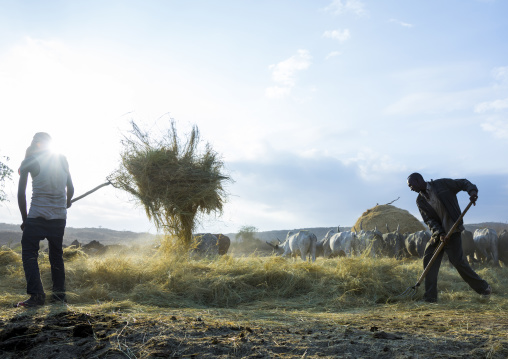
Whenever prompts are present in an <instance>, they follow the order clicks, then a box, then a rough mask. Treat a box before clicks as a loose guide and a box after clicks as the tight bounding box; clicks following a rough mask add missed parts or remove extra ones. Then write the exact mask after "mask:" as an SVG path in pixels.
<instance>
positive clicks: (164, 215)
mask: <svg viewBox="0 0 508 359" xmlns="http://www.w3.org/2000/svg"><path fill="white" fill-rule="evenodd" d="M132 128H133V129H132V131H131V135H132V136H130V137H127V136H126V137H125V139H124V140H123V141H122V144H123V146H124V151H123V153H122V154H121V158H122V162H121V166H120V168H119V169H118V170H117V171H115V172H114V173H113V174H111V175H110V176H109V177H108V179H109V180H110V181H112V182H113V183H115V187H118V188H121V189H123V190H125V191H127V192H129V193H130V194H131V195H133V196H134V197H135V198H136V199H137V200H138V201H139V202H140V203H141V204H142V205H143V206H144V208H145V211H146V214H147V216H148V218H149V219H150V220H152V221H153V223H154V224H155V226H156V227H157V229H163V230H164V231H165V232H167V233H169V234H172V235H173V236H174V237H176V238H177V239H179V240H181V241H183V243H182V244H184V246H185V247H186V248H189V246H190V244H191V240H192V233H193V230H194V228H195V224H196V215H197V214H198V213H199V212H200V213H203V214H210V213H212V212H216V213H219V214H220V213H222V209H223V204H224V202H225V199H226V193H225V191H224V187H223V184H224V183H225V182H226V181H230V180H231V178H230V177H228V176H226V175H224V174H223V173H222V171H223V163H222V161H221V160H220V158H219V156H218V154H217V153H216V152H215V151H214V150H213V149H212V147H211V146H210V145H209V144H206V147H205V150H204V152H202V153H201V152H199V151H198V145H199V142H200V141H199V130H198V128H197V127H196V126H194V127H193V128H192V131H191V133H190V135H189V138H188V141H187V142H186V143H185V144H182V143H181V141H180V140H179V138H178V136H177V131H176V128H175V123H174V121H171V126H170V128H169V130H168V132H167V134H166V135H165V136H163V137H162V139H160V140H155V139H154V138H153V137H152V136H151V135H150V134H149V133H146V132H143V131H142V130H141V129H140V128H139V127H138V126H137V125H136V124H135V123H134V122H132Z"/></svg>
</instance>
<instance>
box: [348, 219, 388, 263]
mask: <svg viewBox="0 0 508 359" xmlns="http://www.w3.org/2000/svg"><path fill="white" fill-rule="evenodd" d="M382 250H383V234H382V233H381V232H380V231H378V229H377V226H376V227H374V229H373V230H370V231H364V230H363V226H362V222H360V232H359V233H358V235H357V236H356V239H355V240H354V241H353V251H354V253H355V255H357V256H360V255H362V254H363V253H368V255H369V256H371V257H376V256H378V255H379V254H380V253H381V252H382ZM366 251H368V252H366Z"/></svg>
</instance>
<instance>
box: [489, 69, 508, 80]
mask: <svg viewBox="0 0 508 359" xmlns="http://www.w3.org/2000/svg"><path fill="white" fill-rule="evenodd" d="M492 76H493V77H494V79H496V80H497V81H499V82H500V83H506V84H508V66H500V67H496V68H495V69H493V70H492Z"/></svg>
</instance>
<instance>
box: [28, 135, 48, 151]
mask: <svg viewBox="0 0 508 359" xmlns="http://www.w3.org/2000/svg"><path fill="white" fill-rule="evenodd" d="M50 143H51V136H50V135H49V134H47V133H46V132H37V133H36V134H35V135H34V138H33V139H32V144H31V146H34V147H35V146H37V147H38V149H40V150H42V149H46V148H48V147H49V145H50Z"/></svg>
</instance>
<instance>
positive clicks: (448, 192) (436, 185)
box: [416, 178, 478, 237]
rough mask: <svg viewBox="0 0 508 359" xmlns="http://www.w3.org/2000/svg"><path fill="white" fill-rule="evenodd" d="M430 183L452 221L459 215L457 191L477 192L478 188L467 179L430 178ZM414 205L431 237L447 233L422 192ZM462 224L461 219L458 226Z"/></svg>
mask: <svg viewBox="0 0 508 359" xmlns="http://www.w3.org/2000/svg"><path fill="white" fill-rule="evenodd" d="M430 185H431V187H432V188H433V190H434V191H435V192H436V195H437V198H439V200H440V201H441V203H442V204H443V206H444V207H445V209H446V211H447V212H448V214H449V215H450V218H451V219H452V220H453V222H455V221H457V219H459V217H460V215H461V210H460V207H459V202H458V201H457V193H459V192H460V191H466V192H467V193H469V194H470V193H471V191H473V190H474V191H476V192H478V188H477V187H476V186H475V185H474V184H472V183H471V182H469V181H468V180H467V179H450V178H442V179H438V180H435V181H432V180H431V181H430ZM416 205H417V206H418V209H419V210H420V214H421V215H422V218H423V221H424V222H425V223H426V224H427V226H429V229H430V231H431V232H432V236H433V237H436V236H439V235H441V234H444V235H446V234H447V233H446V232H445V230H444V229H443V226H442V224H441V218H439V216H438V214H437V213H436V211H435V210H434V208H432V206H431V205H430V204H429V202H427V200H426V199H425V197H424V196H423V195H422V194H419V195H418V197H417V198H416ZM462 224H463V221H462V220H461V221H460V223H459V228H461V227H462Z"/></svg>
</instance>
